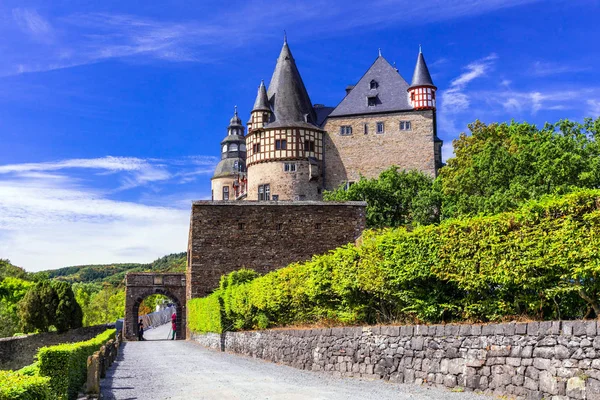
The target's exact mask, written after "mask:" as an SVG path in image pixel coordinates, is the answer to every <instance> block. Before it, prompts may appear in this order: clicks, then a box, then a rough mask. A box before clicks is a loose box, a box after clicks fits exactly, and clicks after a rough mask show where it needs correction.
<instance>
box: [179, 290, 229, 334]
mask: <svg viewBox="0 0 600 400" xmlns="http://www.w3.org/2000/svg"><path fill="white" fill-rule="evenodd" d="M221 302H222V301H221V300H220V298H219V295H218V294H217V293H214V294H212V295H209V296H207V297H203V298H198V299H192V300H190V301H188V303H187V308H188V315H189V317H188V321H187V324H188V327H189V329H190V330H191V331H192V332H203V333H204V332H216V333H221V332H223V322H222V320H221V312H220V310H221V305H220V304H221Z"/></svg>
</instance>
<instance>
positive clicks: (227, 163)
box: [212, 157, 246, 179]
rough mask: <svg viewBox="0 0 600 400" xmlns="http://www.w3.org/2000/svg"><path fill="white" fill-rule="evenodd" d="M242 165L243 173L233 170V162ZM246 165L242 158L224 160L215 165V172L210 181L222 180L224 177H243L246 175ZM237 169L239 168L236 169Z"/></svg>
mask: <svg viewBox="0 0 600 400" xmlns="http://www.w3.org/2000/svg"><path fill="white" fill-rule="evenodd" d="M236 161H237V162H238V163H242V164H241V165H242V170H243V172H241V171H239V169H236V168H234V167H235V162H236ZM238 165H239V164H238ZM245 165H246V163H245V161H244V159H243V158H240V157H235V158H224V159H222V160H221V161H219V163H218V164H217V167H216V168H215V172H214V174H213V176H212V179H215V178H222V177H226V176H235V175H245V174H246V172H245V171H246V166H245ZM238 168H239V167H238Z"/></svg>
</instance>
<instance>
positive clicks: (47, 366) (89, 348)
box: [37, 329, 115, 400]
mask: <svg viewBox="0 0 600 400" xmlns="http://www.w3.org/2000/svg"><path fill="white" fill-rule="evenodd" d="M114 337H115V330H114V329H108V330H107V331H105V332H103V333H101V334H99V335H98V336H96V337H95V338H93V339H90V340H87V341H85V342H77V343H66V344H59V345H57V346H48V347H42V348H41V349H40V350H39V351H38V355H37V357H38V363H39V368H40V375H41V376H47V377H49V378H50V387H51V390H52V392H53V394H54V395H55V396H56V398H57V399H60V400H63V399H75V398H77V393H78V392H79V390H80V389H81V387H82V386H83V384H84V383H85V381H86V378H87V358H88V356H90V355H92V354H94V353H95V352H96V351H98V350H99V349H100V347H102V346H103V345H104V344H105V343H106V342H108V341H109V340H110V339H112V338H114Z"/></svg>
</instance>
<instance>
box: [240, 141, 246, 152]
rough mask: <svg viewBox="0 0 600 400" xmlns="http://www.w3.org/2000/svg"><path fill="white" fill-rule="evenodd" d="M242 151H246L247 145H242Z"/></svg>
mask: <svg viewBox="0 0 600 400" xmlns="http://www.w3.org/2000/svg"><path fill="white" fill-rule="evenodd" d="M240 151H246V145H245V144H244V143H242V144H240Z"/></svg>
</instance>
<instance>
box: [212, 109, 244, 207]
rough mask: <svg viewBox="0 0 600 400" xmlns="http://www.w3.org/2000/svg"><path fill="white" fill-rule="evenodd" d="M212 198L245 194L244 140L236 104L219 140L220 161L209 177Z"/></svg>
mask: <svg viewBox="0 0 600 400" xmlns="http://www.w3.org/2000/svg"><path fill="white" fill-rule="evenodd" d="M211 186H212V199H213V200H237V199H240V198H242V197H243V196H245V194H246V140H245V139H244V125H242V120H241V119H240V118H239V117H238V112H237V106H236V107H235V113H234V115H233V117H232V118H231V120H230V121H229V126H228V127H227V136H225V139H223V140H222V141H221V161H219V163H218V164H217V167H216V168H215V172H214V174H213V177H212V178H211Z"/></svg>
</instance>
